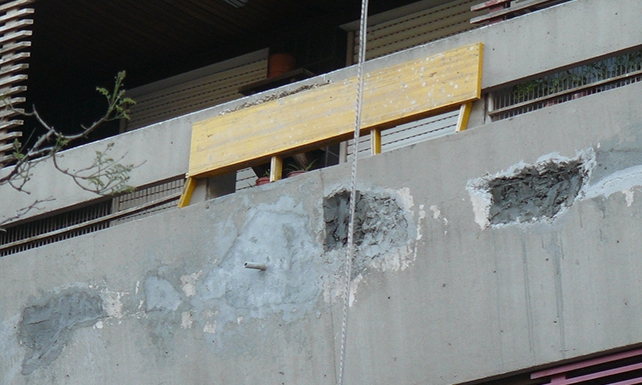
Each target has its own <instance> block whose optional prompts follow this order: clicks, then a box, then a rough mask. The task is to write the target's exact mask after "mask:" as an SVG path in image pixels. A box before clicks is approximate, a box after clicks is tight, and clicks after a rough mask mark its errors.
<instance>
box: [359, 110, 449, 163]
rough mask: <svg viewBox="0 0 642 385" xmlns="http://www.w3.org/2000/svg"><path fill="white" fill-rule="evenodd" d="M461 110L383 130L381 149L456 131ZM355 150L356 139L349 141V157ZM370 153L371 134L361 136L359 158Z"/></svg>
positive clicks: (402, 145)
mask: <svg viewBox="0 0 642 385" xmlns="http://www.w3.org/2000/svg"><path fill="white" fill-rule="evenodd" d="M458 117H459V110H457V111H452V112H448V113H445V114H441V115H437V116H433V117H430V118H426V119H420V120H417V121H414V122H410V123H406V124H402V125H399V126H397V127H393V128H390V129H387V130H383V131H381V151H382V152H386V151H392V150H395V149H397V148H401V147H405V146H409V145H411V144H415V143H419V142H423V141H425V140H430V139H435V138H438V137H441V136H444V135H448V134H451V133H454V132H455V128H456V126H457V119H458ZM353 152H354V141H353V140H350V141H348V148H347V155H348V159H350V158H351V157H352V154H353ZM369 155H370V135H363V136H361V137H360V138H359V159H361V158H362V157H364V156H369Z"/></svg>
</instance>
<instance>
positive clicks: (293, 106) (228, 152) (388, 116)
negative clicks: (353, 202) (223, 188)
mask: <svg viewBox="0 0 642 385" xmlns="http://www.w3.org/2000/svg"><path fill="white" fill-rule="evenodd" d="M481 58H482V44H481V43H477V44H472V45H468V46H465V47H461V48H457V49H454V50H450V51H447V52H443V53H440V54H436V55H432V56H430V57H427V58H421V59H417V60H413V61H410V62H405V63H401V64H398V65H394V66H390V67H386V68H382V69H378V70H375V71H371V72H368V73H366V74H365V79H364V80H365V82H364V99H363V115H362V129H363V130H364V131H369V130H371V129H373V128H387V127H391V126H394V125H396V124H399V123H403V122H406V121H410V120H413V119H417V118H420V117H424V116H428V115H430V114H435V113H438V112H443V111H447V110H452V109H455V108H458V107H459V106H460V105H461V104H462V103H465V102H468V101H472V100H477V99H479V97H480V95H481ZM356 84H357V79H356V78H351V79H347V80H345V81H341V82H337V83H331V84H328V85H324V86H320V87H317V88H314V89H311V90H306V91H303V92H300V93H296V94H293V95H289V96H286V97H283V98H280V99H276V100H272V101H268V102H265V103H262V104H258V105H255V106H251V107H247V108H244V109H242V110H238V111H233V112H229V113H226V114H223V115H220V116H217V117H214V118H210V119H207V120H205V121H201V122H197V123H195V124H194V127H193V132H192V146H191V154H190V166H189V172H188V176H190V177H199V176H206V175H216V174H220V173H224V172H227V171H229V170H231V169H237V168H240V167H244V166H248V165H253V164H258V163H262V162H266V161H267V160H269V159H270V158H271V157H272V156H274V155H279V156H284V155H288V154H292V153H297V152H301V151H302V150H304V149H306V148H309V147H312V146H317V145H321V144H323V143H327V142H331V141H336V140H340V139H345V138H348V137H351V136H352V132H353V131H354V113H355V103H356V88H357V87H356Z"/></svg>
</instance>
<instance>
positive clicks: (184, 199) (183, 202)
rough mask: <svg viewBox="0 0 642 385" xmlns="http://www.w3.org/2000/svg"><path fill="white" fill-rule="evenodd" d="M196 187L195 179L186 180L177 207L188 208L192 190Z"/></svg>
mask: <svg viewBox="0 0 642 385" xmlns="http://www.w3.org/2000/svg"><path fill="white" fill-rule="evenodd" d="M195 187H196V179H194V178H187V181H186V182H185V187H184V189H183V194H182V195H181V198H180V199H179V200H178V207H180V208H183V207H187V206H189V203H190V201H191V200H192V194H193V193H194V188H195Z"/></svg>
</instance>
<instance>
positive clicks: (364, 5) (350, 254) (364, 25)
mask: <svg viewBox="0 0 642 385" xmlns="http://www.w3.org/2000/svg"><path fill="white" fill-rule="evenodd" d="M367 29H368V0H361V18H360V20H359V55H358V61H357V101H356V102H357V103H356V104H357V108H356V114H355V124H354V138H353V150H352V173H351V177H350V221H349V222H348V245H347V246H348V247H347V251H346V260H345V287H344V292H343V320H342V322H341V353H340V357H339V381H338V384H339V385H343V372H344V369H345V359H346V343H347V337H348V310H349V307H350V286H351V285H350V282H351V281H352V261H353V260H354V223H355V219H354V217H355V212H356V207H357V159H358V158H359V156H358V154H359V136H360V134H361V111H362V109H363V63H364V62H365V60H366V35H367Z"/></svg>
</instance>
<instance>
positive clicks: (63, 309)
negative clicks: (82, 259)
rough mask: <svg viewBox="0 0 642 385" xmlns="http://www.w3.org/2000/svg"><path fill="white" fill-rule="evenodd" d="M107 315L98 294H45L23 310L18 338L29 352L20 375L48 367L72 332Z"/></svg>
mask: <svg viewBox="0 0 642 385" xmlns="http://www.w3.org/2000/svg"><path fill="white" fill-rule="evenodd" d="M106 315H107V314H106V313H105V311H104V310H103V300H102V298H101V297H100V295H99V294H97V293H94V292H90V291H83V290H80V289H69V290H66V291H64V292H62V293H56V294H48V295H46V296H45V297H43V299H41V300H40V301H38V303H37V304H35V305H31V306H28V307H26V308H25V309H24V310H23V311H22V320H21V321H20V332H19V339H20V343H22V344H24V345H25V346H26V347H28V348H29V351H28V352H27V353H26V354H25V358H24V360H23V362H22V374H24V375H27V374H30V373H31V372H33V371H34V370H36V369H38V368H40V367H44V366H47V365H48V364H50V363H51V362H52V361H54V360H55V359H56V358H58V356H59V355H60V353H61V352H62V350H63V348H64V347H65V345H67V344H68V343H69V341H70V339H71V337H72V335H73V332H74V330H76V329H79V328H82V327H87V326H91V325H93V324H94V323H96V321H98V320H100V319H101V318H104V317H105V316H106Z"/></svg>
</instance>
